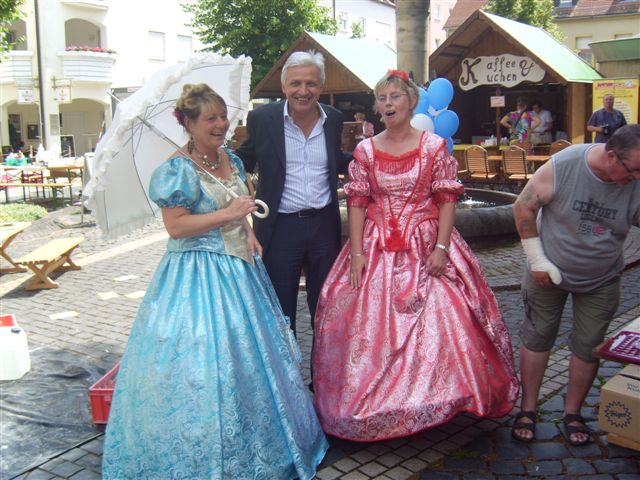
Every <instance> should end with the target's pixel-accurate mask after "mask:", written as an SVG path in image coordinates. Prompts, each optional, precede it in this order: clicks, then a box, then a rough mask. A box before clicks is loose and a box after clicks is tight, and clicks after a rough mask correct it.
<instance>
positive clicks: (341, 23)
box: [318, 0, 396, 49]
mask: <svg viewBox="0 0 640 480" xmlns="http://www.w3.org/2000/svg"><path fill="white" fill-rule="evenodd" d="M318 3H319V4H320V5H322V6H324V7H326V8H327V9H329V14H330V15H331V16H332V17H333V18H334V19H335V20H336V22H337V24H338V32H337V33H336V36H339V37H347V38H351V37H353V35H354V33H357V32H361V34H362V37H361V38H364V39H366V40H370V41H373V42H380V43H384V44H386V45H389V46H390V47H391V48H393V49H395V48H396V6H395V3H396V2H395V1H391V0H318Z"/></svg>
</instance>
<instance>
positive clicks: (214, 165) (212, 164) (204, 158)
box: [189, 143, 220, 170]
mask: <svg viewBox="0 0 640 480" xmlns="http://www.w3.org/2000/svg"><path fill="white" fill-rule="evenodd" d="M189 147H191V148H189V153H194V152H195V154H196V155H197V156H198V158H199V159H200V162H202V165H204V166H205V167H207V168H210V169H211V170H217V169H218V168H220V152H216V154H217V155H216V159H215V160H209V156H208V155H205V154H204V153H201V152H200V150H198V149H197V148H196V147H195V145H193V144H192V143H191V144H190V145H189Z"/></svg>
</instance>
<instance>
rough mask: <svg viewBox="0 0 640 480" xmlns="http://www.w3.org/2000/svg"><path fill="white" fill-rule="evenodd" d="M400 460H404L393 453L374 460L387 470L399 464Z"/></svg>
mask: <svg viewBox="0 0 640 480" xmlns="http://www.w3.org/2000/svg"><path fill="white" fill-rule="evenodd" d="M402 460H404V459H403V458H402V457H401V456H399V455H396V454H395V453H385V454H384V455H382V456H380V457H378V458H377V459H376V461H377V462H378V463H381V464H382V465H384V466H385V467H388V468H391V467H393V466H395V465H397V464H399V463H400V462H401V461H402Z"/></svg>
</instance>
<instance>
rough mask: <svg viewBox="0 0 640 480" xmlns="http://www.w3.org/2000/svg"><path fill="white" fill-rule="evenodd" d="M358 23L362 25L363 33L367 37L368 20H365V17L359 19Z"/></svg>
mask: <svg viewBox="0 0 640 480" xmlns="http://www.w3.org/2000/svg"><path fill="white" fill-rule="evenodd" d="M358 23H359V24H360V27H361V28H362V33H364V34H365V36H366V33H367V29H366V27H367V19H366V18H364V17H359V18H358Z"/></svg>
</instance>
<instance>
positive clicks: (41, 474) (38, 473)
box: [25, 469, 55, 480]
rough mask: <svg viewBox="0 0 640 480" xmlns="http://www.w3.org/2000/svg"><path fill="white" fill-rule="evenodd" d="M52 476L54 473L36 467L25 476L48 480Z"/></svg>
mask: <svg viewBox="0 0 640 480" xmlns="http://www.w3.org/2000/svg"><path fill="white" fill-rule="evenodd" d="M54 477H55V475H54V474H52V473H50V472H47V471H45V470H40V469H37V470H33V471H32V472H29V474H27V476H26V477H25V478H26V479H27V480H49V479H51V478H54Z"/></svg>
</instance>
